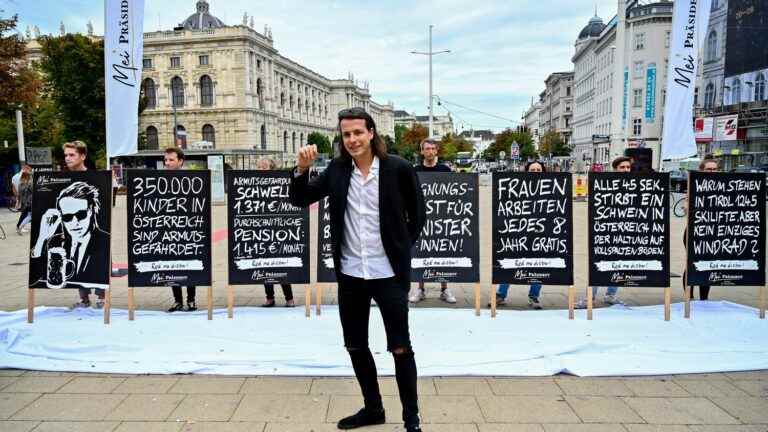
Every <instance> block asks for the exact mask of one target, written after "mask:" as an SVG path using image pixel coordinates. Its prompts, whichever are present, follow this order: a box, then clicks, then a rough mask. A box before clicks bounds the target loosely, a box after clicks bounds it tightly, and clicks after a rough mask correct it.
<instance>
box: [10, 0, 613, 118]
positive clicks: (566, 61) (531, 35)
mask: <svg viewBox="0 0 768 432" xmlns="http://www.w3.org/2000/svg"><path fill="white" fill-rule="evenodd" d="M145 1H146V10H145V24H144V26H145V27H144V28H145V31H156V30H158V29H162V30H169V29H171V28H172V27H173V26H174V25H176V24H177V23H179V22H181V21H183V20H184V19H185V18H186V17H187V16H189V15H190V14H191V13H193V12H194V11H195V3H196V0H145ZM209 3H210V4H211V12H212V13H213V14H214V15H216V16H218V17H219V18H220V19H222V20H223V21H224V22H225V23H227V24H231V25H234V24H240V23H241V22H242V17H243V13H246V12H247V13H248V15H249V16H253V17H254V22H255V25H254V27H255V28H256V30H257V31H262V30H263V28H264V25H265V24H267V25H269V26H271V27H272V33H273V37H274V43H275V48H277V50H278V51H279V52H280V53H281V54H282V55H284V56H286V57H289V58H291V59H293V60H295V61H297V62H299V63H301V64H303V65H305V66H307V67H309V68H311V69H313V70H315V71H316V72H319V73H320V74H322V75H324V76H326V77H328V78H343V77H346V76H347V74H348V72H352V73H354V75H355V77H356V78H357V79H358V80H360V81H362V80H367V81H370V83H371V92H372V94H373V98H374V100H376V101H378V102H387V101H392V102H393V103H394V104H395V108H396V109H404V110H406V111H408V112H411V113H416V114H420V115H426V114H427V106H428V101H427V99H428V78H427V77H428V63H427V57H426V56H421V55H413V54H410V52H411V51H414V50H415V51H427V44H428V26H429V25H430V24H434V26H435V28H434V36H433V48H434V50H443V49H450V50H451V53H449V54H440V55H437V56H435V57H434V77H435V78H434V93H435V94H436V95H438V96H439V97H440V98H441V99H443V100H444V101H446V103H445V104H444V105H443V106H440V107H437V106H436V114H445V113H446V108H447V109H448V110H450V112H451V114H452V115H453V117H454V122H455V124H456V126H457V128H459V129H460V130H461V128H462V127H463V129H465V130H468V129H470V128H473V127H474V128H475V129H487V128H491V129H496V130H499V129H503V128H505V127H509V126H514V125H515V124H516V123H514V122H518V121H519V120H520V117H521V115H522V113H523V111H524V110H525V109H526V108H527V107H528V106H529V105H530V101H531V98H532V97H533V96H536V95H538V94H539V93H540V92H541V91H542V90H543V88H544V79H545V78H546V76H547V75H548V74H549V73H551V72H557V71H564V70H570V69H571V68H572V64H571V62H570V58H571V55H572V54H573V42H574V40H575V38H576V37H577V36H578V33H579V31H580V30H581V29H582V28H583V27H584V26H585V25H586V23H587V21H589V19H590V18H591V17H592V16H593V15H594V13H595V8H597V12H598V15H599V16H600V17H602V18H603V20H604V21H605V22H608V20H610V18H611V17H613V15H615V13H616V0H593V1H585V0H498V1H497V0H474V1H469V0H440V1H422V0H411V1H408V0H383V1H372V0H356V1H347V0H334V1H331V0H304V1H297V0H281V1H273V0H270V1H266V0H261V1H255V0H209ZM0 9H3V10H4V12H3V13H2V15H3V16H8V15H9V14H14V13H18V14H19V19H20V26H19V28H20V29H22V30H23V29H25V28H26V26H27V25H31V26H34V25H37V26H38V27H40V30H41V32H43V33H55V34H57V33H58V29H59V23H60V22H61V21H63V22H64V25H65V27H66V30H67V31H68V32H81V33H85V31H86V25H87V23H88V21H92V22H93V25H94V29H95V32H96V33H98V34H103V28H104V9H103V0H0ZM448 103H452V104H454V105H449V104H448ZM457 105H460V106H461V107H460V106H457ZM467 108H469V109H467ZM470 109H471V110H470ZM472 110H477V111H482V112H483V113H487V114H492V115H493V116H491V115H487V114H481V113H478V112H476V111H472ZM494 116H496V117H494ZM499 117H500V118H499ZM504 119H509V121H508V120H504Z"/></svg>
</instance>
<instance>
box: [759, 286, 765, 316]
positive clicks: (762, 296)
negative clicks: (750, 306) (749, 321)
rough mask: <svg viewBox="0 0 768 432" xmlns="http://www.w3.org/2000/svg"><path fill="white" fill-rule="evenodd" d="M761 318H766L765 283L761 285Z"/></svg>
mask: <svg viewBox="0 0 768 432" xmlns="http://www.w3.org/2000/svg"><path fill="white" fill-rule="evenodd" d="M758 296H759V297H760V300H759V302H760V319H765V285H763V286H761V287H760V294H759V295H758Z"/></svg>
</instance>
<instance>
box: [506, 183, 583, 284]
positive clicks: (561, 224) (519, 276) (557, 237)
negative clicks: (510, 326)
mask: <svg viewBox="0 0 768 432" xmlns="http://www.w3.org/2000/svg"><path fill="white" fill-rule="evenodd" d="M531 182H534V183H531ZM532 184H536V185H537V186H535V187H531V186H530V185H532ZM523 185H529V186H525V190H526V191H531V190H536V191H537V192H542V193H536V194H530V193H529V192H525V193H522V192H523V190H518V191H515V190H514V189H513V187H514V188H518V187H520V188H521V189H522V188H523ZM502 186H504V187H502ZM491 189H492V191H491V213H492V223H491V226H492V237H493V239H492V247H493V249H492V252H491V274H492V276H491V280H492V283H493V284H501V283H510V284H521V285H527V284H530V283H540V284H543V285H565V286H570V285H573V178H572V176H571V174H570V173H562V172H552V173H526V172H500V173H493V175H492V178H491ZM543 191H546V192H547V193H546V194H544V193H543ZM521 194H522V195H523V196H524V197H525V200H522V199H520V196H521ZM502 195H506V196H507V198H505V200H504V201H502ZM513 195H514V197H513ZM546 195H552V196H554V197H556V198H550V199H545V200H546V201H538V202H542V204H539V206H540V207H541V208H539V209H538V210H537V208H536V204H535V202H536V201H537V200H541V198H538V199H537V198H528V197H529V196H530V197H543V196H546ZM513 198H514V199H513ZM516 202H519V203H522V204H515V203H516ZM526 203H527V204H526ZM544 203H545V204H546V206H545V205H544ZM517 213H522V214H517ZM526 213H530V214H526ZM553 213H559V214H561V215H562V216H557V217H553V216H552V214H553ZM510 216H533V217H525V218H520V217H512V218H510ZM558 218H559V219H558ZM523 220H525V221H526V222H525V224H526V225H527V224H529V223H531V222H530V221H531V220H533V221H535V225H532V228H531V229H534V228H535V229H538V230H539V231H541V232H538V233H537V232H533V233H532V235H524V234H521V235H514V236H512V235H505V234H507V232H509V231H510V230H512V229H518V228H520V227H519V225H523V222H522V221H523ZM515 224H517V225H518V226H514V227H513V225H515ZM536 227H538V228H536ZM520 229H522V228H520ZM555 231H558V232H557V233H556V232H555ZM543 234H548V235H543ZM529 240H530V242H529ZM534 245H537V246H534ZM534 247H536V248H542V249H549V248H554V251H551V250H547V251H545V252H540V251H535V252H536V253H535V256H531V254H533V253H534V251H529V250H528V248H534ZM510 249H513V250H510ZM523 249H525V250H523ZM525 264H528V265H525Z"/></svg>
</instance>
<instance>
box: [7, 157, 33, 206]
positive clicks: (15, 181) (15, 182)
mask: <svg viewBox="0 0 768 432" xmlns="http://www.w3.org/2000/svg"><path fill="white" fill-rule="evenodd" d="M25 172H26V173H29V174H31V173H32V167H31V166H29V165H27V164H24V165H22V167H21V171H19V172H17V173H16V174H14V175H13V177H11V189H13V197H14V198H15V199H16V202H15V203H14V207H13V208H11V209H9V210H15V211H18V210H21V195H20V193H19V185H20V184H21V176H22V175H23V174H24V173H25Z"/></svg>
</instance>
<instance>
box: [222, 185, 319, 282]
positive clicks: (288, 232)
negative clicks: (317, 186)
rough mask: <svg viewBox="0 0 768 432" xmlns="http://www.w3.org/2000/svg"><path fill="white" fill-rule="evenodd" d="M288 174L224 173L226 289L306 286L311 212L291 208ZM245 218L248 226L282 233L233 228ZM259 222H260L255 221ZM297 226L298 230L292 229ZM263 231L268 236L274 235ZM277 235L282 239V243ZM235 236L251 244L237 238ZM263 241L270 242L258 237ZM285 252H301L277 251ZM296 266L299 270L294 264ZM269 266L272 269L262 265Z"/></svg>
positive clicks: (308, 277) (299, 208)
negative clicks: (270, 228) (288, 249)
mask: <svg viewBox="0 0 768 432" xmlns="http://www.w3.org/2000/svg"><path fill="white" fill-rule="evenodd" d="M291 175H292V174H291V173H290V172H288V171H284V170H232V171H228V172H227V186H228V191H229V193H228V194H227V226H228V227H229V230H228V231H229V232H228V238H229V247H228V250H227V257H228V259H227V263H228V264H227V267H228V275H229V284H230V285H255V284H277V283H280V284H288V283H290V284H308V283H309V281H310V275H309V263H310V253H309V248H310V244H309V233H310V230H309V208H302V207H295V206H293V205H292V204H290V201H289V199H288V190H289V185H290V180H291ZM257 183H258V185H257ZM257 186H261V189H259V188H258V187H257ZM254 191H257V192H254ZM275 194H276V195H277V196H274V195H275ZM262 210H263V211H262ZM246 214H247V216H246ZM238 215H241V216H238ZM246 218H247V219H248V220H252V221H253V222H249V224H250V223H252V224H255V225H259V224H264V225H270V224H276V225H278V226H280V227H281V228H282V229H274V230H268V228H265V227H264V226H260V227H259V228H258V229H257V228H254V227H247V229H246V228H245V227H238V226H236V225H238V222H237V221H238V220H240V219H242V220H246ZM259 220H261V222H257V221H259ZM297 222H298V223H299V225H296V223H297ZM240 223H242V222H240ZM284 227H288V228H284ZM264 232H266V233H269V232H271V233H272V235H271V236H270V235H268V234H264ZM280 233H283V235H284V236H285V237H284V238H281V237H280ZM238 236H242V237H243V238H244V237H249V238H250V239H251V240H242V238H240V239H238V238H237V237H238ZM262 236H266V237H270V239H266V238H265V239H263V240H262V239H261V238H258V239H257V238H256V237H262ZM254 242H255V243H254ZM286 247H291V248H296V249H300V252H295V251H288V252H282V253H280V251H279V249H280V248H286ZM262 248H263V250H261V249H262ZM253 253H256V254H257V255H253ZM297 261H299V264H300V265H299V266H296V265H295V263H296V262H297ZM270 262H271V263H273V264H274V265H273V266H269V265H266V266H265V265H264V264H269V263H270ZM291 263H293V264H291Z"/></svg>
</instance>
